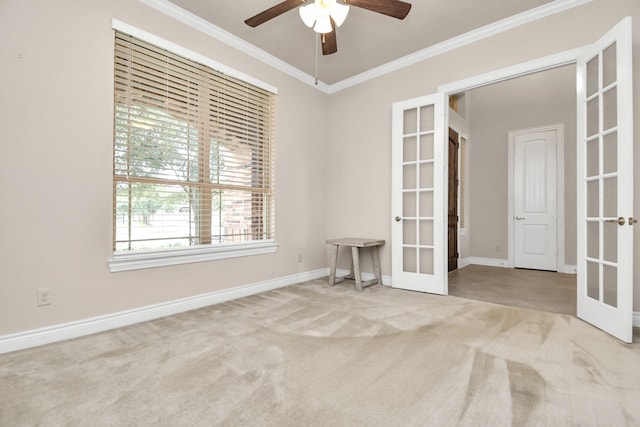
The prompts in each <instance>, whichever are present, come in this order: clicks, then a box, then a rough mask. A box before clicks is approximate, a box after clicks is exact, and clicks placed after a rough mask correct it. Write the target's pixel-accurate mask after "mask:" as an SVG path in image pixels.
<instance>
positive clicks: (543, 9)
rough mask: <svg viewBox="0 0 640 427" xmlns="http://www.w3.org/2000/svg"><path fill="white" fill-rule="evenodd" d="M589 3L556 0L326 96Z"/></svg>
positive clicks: (395, 63) (358, 79)
mask: <svg viewBox="0 0 640 427" xmlns="http://www.w3.org/2000/svg"><path fill="white" fill-rule="evenodd" d="M592 1H593V0H555V1H553V2H551V3H548V4H545V5H542V6H539V7H537V8H535V9H531V10H528V11H526V12H522V13H520V14H518V15H514V16H511V17H509V18H505V19H502V20H500V21H496V22H494V23H492V24H489V25H485V26H484V27H480V28H478V29H476V30H473V31H469V32H467V33H464V34H461V35H459V36H456V37H453V38H451V39H449V40H445V41H443V42H441V43H438V44H435V45H433V46H430V47H428V48H425V49H422V50H419V51H417V52H414V53H411V54H409V55H406V56H404V57H402V58H399V59H396V60H394V61H391V62H387V63H386V64H383V65H380V66H379V67H375V68H372V69H370V70H367V71H365V72H363V73H360V74H357V75H355V76H353V77H349V78H347V79H344V80H342V81H340V82H337V83H334V84H332V85H330V86H329V93H330V94H331V93H335V92H339V91H341V90H344V89H347V88H349V87H352V86H356V85H359V84H361V83H364V82H366V81H368V80H372V79H375V78H376V77H380V76H383V75H385V74H388V73H392V72H394V71H397V70H401V69H402V68H405V67H408V66H410V65H413V64H416V63H418V62H421V61H424V60H426V59H429V58H433V57H435V56H438V55H442V54H443V53H446V52H450V51H452V50H455V49H458V48H459V47H462V46H466V45H468V44H471V43H474V42H477V41H480V40H482V39H486V38H488V37H491V36H494V35H496V34H500V33H502V32H504V31H507V30H510V29H513V28H516V27H519V26H521V25H524V24H528V23H529V22H533V21H536V20H538V19H541V18H544V17H547V16H551V15H554V14H556V13H560V12H563V11H565V10H568V9H572V8H574V7H577V6H581V5H583V4H586V3H591V2H592Z"/></svg>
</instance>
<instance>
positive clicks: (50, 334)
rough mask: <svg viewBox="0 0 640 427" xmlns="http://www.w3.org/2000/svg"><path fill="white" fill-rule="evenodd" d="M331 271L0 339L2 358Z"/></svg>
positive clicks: (297, 276) (156, 305) (283, 279)
mask: <svg viewBox="0 0 640 427" xmlns="http://www.w3.org/2000/svg"><path fill="white" fill-rule="evenodd" d="M328 271H329V270H328V269H327V268H322V269H319V270H315V271H309V272H306V273H299V274H294V275H291V276H285V277H280V278H276V279H272V280H266V281H263V282H258V283H253V284H250V285H246V286H240V287H237V288H232V289H225V290H221V291H215V292H210V293H207V294H203V295H196V296H193V297H188V298H182V299H179V300H175V301H168V302H164V303H160V304H154V305H150V306H146V307H140V308H136V309H133V310H126V311H121V312H118V313H112V314H107V315H105V316H98V317H92V318H89V319H83V320H79V321H75V322H70V323H64V324H60V325H54V326H49V327H46V328H40V329H34V330H30V331H25V332H19V333H16V334H11V335H4V336H0V354H2V353H8V352H11V351H17V350H22V349H25V348H30V347H37V346H40V345H44V344H49V343H53V342H58V341H64V340H68V339H72V338H78V337H82V336H85V335H91V334H95V333H98V332H103V331H107V330H110V329H116V328H121V327H124V326H129V325H133V324H135V323H141V322H146V321H149V320H153V319H158V318H161V317H166V316H171V315H174V314H178V313H183V312H185V311H190V310H195V309H198V308H202V307H207V306H210V305H214V304H219V303H222V302H226V301H230V300H233V299H237V298H242V297H246V296H250V295H255V294H258V293H261V292H266V291H270V290H273V289H278V288H282V287H285V286H289V285H293V284H296V283H302V282H306V281H308V280H314V279H319V278H322V277H326V276H327V275H328Z"/></svg>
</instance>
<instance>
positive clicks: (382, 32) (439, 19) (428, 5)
mask: <svg viewBox="0 0 640 427" xmlns="http://www.w3.org/2000/svg"><path fill="white" fill-rule="evenodd" d="M280 1H281V0H171V3H173V4H174V5H176V6H178V7H180V8H182V9H185V10H187V11H188V12H191V13H192V14H195V15H197V16H198V17H200V18H202V19H204V20H206V21H208V22H209V23H211V24H213V25H215V26H217V27H219V28H222V29H223V30H226V31H228V32H229V33H231V34H233V35H235V36H237V37H239V38H240V39H243V40H244V41H246V42H248V43H250V44H252V45H254V46H256V47H258V48H260V49H262V50H264V51H266V52H268V53H269V54H271V55H273V56H275V57H277V58H279V59H280V60H282V61H284V62H286V63H288V64H290V65H291V66H293V67H295V68H297V69H299V70H301V71H303V72H304V73H306V74H308V75H311V76H313V75H315V52H316V49H315V43H316V34H315V32H314V31H313V30H311V29H309V28H307V27H306V26H305V25H304V24H303V23H302V21H301V19H300V17H299V15H298V12H297V10H296V9H294V10H291V11H289V12H286V13H285V14H283V15H280V16H278V17H276V18H274V19H272V20H270V21H268V22H266V23H264V24H262V25H260V26H258V27H256V28H251V27H249V26H247V25H246V24H245V23H244V20H245V19H246V18H249V17H251V16H253V15H255V14H257V13H259V12H261V11H263V10H265V9H267V8H269V7H271V6H274V5H276V4H278V3H279V2H280ZM411 3H412V4H413V6H412V8H411V11H410V12H409V15H408V16H407V17H406V18H405V19H404V20H397V19H394V18H390V17H387V16H385V15H381V14H377V13H374V12H371V11H368V10H364V9H361V8H357V7H351V8H350V11H349V15H348V16H347V19H346V21H345V23H344V24H343V25H342V26H341V27H340V28H338V30H337V40H338V52H337V53H335V54H333V55H328V56H322V54H321V51H320V57H319V63H318V77H319V79H320V80H321V81H322V82H324V83H326V84H329V85H331V84H334V83H337V82H340V81H343V80H345V79H347V78H350V77H353V76H356V75H358V74H360V73H362V72H365V71H367V70H370V69H372V68H375V67H378V66H381V65H383V64H386V63H389V62H391V61H393V60H396V59H399V58H401V57H404V56H406V55H409V54H412V53H415V52H418V51H421V50H423V49H426V48H429V47H432V46H434V45H436V44H438V43H441V42H444V41H447V40H450V39H452V38H454V37H456V36H459V35H461V34H465V33H468V32H470V31H474V30H477V29H479V28H481V27H485V26H487V25H490V24H493V23H495V22H498V21H502V20H505V19H507V18H511V17H514V16H516V15H520V14H526V13H527V12H530V13H531V11H533V12H535V11H536V10H541V9H547V10H554V8H557V7H558V6H559V5H561V4H567V3H573V4H574V5H575V3H576V1H575V0H482V1H478V0H414V1H412V2H411Z"/></svg>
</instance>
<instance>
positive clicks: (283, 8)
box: [244, 0, 306, 27]
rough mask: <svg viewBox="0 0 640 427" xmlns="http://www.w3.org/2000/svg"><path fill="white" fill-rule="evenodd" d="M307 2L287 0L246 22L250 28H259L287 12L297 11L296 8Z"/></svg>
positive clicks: (303, 0)
mask: <svg viewBox="0 0 640 427" xmlns="http://www.w3.org/2000/svg"><path fill="white" fill-rule="evenodd" d="M305 1H306V0H285V1H283V2H282V3H278V4H277V5H275V6H273V7H270V8H269V9H267V10H264V11H262V12H260V13H258V14H257V15H255V16H252V17H251V18H249V19H247V20H245V21H244V23H245V24H247V25H248V26H250V27H257V26H258V25H260V24H264V23H265V22H267V21H268V20H270V19H273V18H275V17H276V16H279V15H282V14H283V13H285V12H288V11H290V10H291V9H295V8H296V7H298V6H300V5H301V4H304V3H305Z"/></svg>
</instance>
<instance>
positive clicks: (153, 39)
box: [108, 19, 278, 272]
mask: <svg viewBox="0 0 640 427" xmlns="http://www.w3.org/2000/svg"><path fill="white" fill-rule="evenodd" d="M112 28H113V29H114V30H116V31H118V32H121V33H126V34H128V35H130V36H133V37H135V38H137V39H140V40H142V41H144V42H147V43H151V44H154V45H156V46H157V47H159V48H161V49H165V50H168V51H170V52H172V53H174V54H177V55H180V56H182V57H184V58H186V59H189V60H192V61H195V62H198V63H200V64H203V65H205V66H207V67H210V68H212V69H214V70H216V71H220V72H222V73H224V74H226V75H229V76H231V77H234V78H237V79H240V80H243V81H244V82H245V83H248V84H251V85H254V86H257V87H259V88H261V89H264V90H267V91H269V92H272V93H273V94H277V93H278V90H277V88H276V87H274V86H271V85H269V84H267V83H264V82H262V81H260V80H258V79H255V78H253V77H251V76H249V75H247V74H244V73H242V72H240V71H237V70H235V69H232V68H230V67H228V66H225V65H224V64H220V63H218V62H217V61H214V60H212V59H210V58H208V57H205V56H203V55H201V54H198V53H197V52H193V51H191V50H189V49H186V48H184V47H182V46H179V45H177V44H175V43H173V42H170V41H168V40H166V39H163V38H161V37H158V36H155V35H153V34H151V33H148V32H146V31H144V30H140V29H138V28H136V27H134V26H131V25H129V24H126V23H124V22H121V21H118V20H116V19H113V20H112ZM114 120H115V118H114ZM272 149H273V147H272ZM114 197H115V196H114ZM273 214H274V212H273V211H272V212H271V215H273ZM112 227H113V224H112ZM113 232H114V233H115V230H114V231H113ZM277 247H278V245H277V243H276V242H275V239H264V240H254V241H247V242H225V243H215V244H201V245H194V246H188V247H182V248H162V249H148V250H132V251H129V252H115V251H114V252H113V253H112V257H111V258H110V259H109V260H108V266H109V270H110V271H111V272H119V271H127V270H136V269H142V268H153V267H161V266H168V265H178V264H185V263H191V262H201V261H210V260H217V259H225V258H234V257H243V256H251V255H260V254H268V253H274V252H276V251H277Z"/></svg>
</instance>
